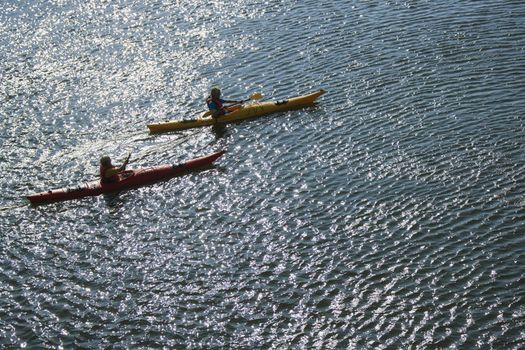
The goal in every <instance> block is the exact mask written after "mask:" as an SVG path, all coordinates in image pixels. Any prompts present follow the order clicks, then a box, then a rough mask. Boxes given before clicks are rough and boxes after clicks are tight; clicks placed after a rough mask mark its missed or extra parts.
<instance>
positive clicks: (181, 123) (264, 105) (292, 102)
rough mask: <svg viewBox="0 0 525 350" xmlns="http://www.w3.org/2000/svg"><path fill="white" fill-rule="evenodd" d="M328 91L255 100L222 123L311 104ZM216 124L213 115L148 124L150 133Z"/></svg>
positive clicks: (229, 114)
mask: <svg viewBox="0 0 525 350" xmlns="http://www.w3.org/2000/svg"><path fill="white" fill-rule="evenodd" d="M325 92H326V91H324V90H322V89H321V90H319V91H316V92H314V93H311V94H308V95H303V96H297V97H292V98H289V99H287V100H280V101H272V102H255V103H250V104H246V105H241V106H239V108H237V109H235V110H233V111H232V112H230V113H228V114H226V115H224V116H221V117H219V122H220V123H233V122H238V121H241V120H245V119H251V118H257V117H260V116H264V115H268V114H271V113H276V112H283V111H289V110H292V109H296V108H301V107H306V106H310V105H312V104H313V103H314V101H315V100H316V99H317V98H318V97H319V96H321V95H322V94H324V93H325ZM214 124H215V120H214V119H213V118H212V117H205V118H202V117H201V118H196V119H189V120H174V121H168V122H161V123H154V124H148V128H149V131H150V133H162V132H168V131H174V130H185V129H192V128H199V127H203V126H211V125H214Z"/></svg>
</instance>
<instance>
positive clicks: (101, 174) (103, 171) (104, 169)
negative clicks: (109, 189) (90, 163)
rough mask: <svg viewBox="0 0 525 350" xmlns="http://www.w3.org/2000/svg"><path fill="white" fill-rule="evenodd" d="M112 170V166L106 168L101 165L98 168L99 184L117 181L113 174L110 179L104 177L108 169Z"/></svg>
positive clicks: (116, 176)
mask: <svg viewBox="0 0 525 350" xmlns="http://www.w3.org/2000/svg"><path fill="white" fill-rule="evenodd" d="M112 168H113V166H107V165H101V166H100V182H101V183H103V184H110V183H113V182H118V181H119V176H118V174H114V175H113V176H111V177H106V172H107V171H108V170H109V169H112Z"/></svg>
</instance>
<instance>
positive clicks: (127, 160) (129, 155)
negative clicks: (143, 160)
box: [119, 152, 131, 171]
mask: <svg viewBox="0 0 525 350" xmlns="http://www.w3.org/2000/svg"><path fill="white" fill-rule="evenodd" d="M130 157H131V152H129V154H128V157H127V158H126V160H125V161H124V163H123V164H122V165H121V166H120V168H119V170H120V171H124V170H125V169H126V165H128V163H129V158H130Z"/></svg>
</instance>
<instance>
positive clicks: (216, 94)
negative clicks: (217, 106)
mask: <svg viewBox="0 0 525 350" xmlns="http://www.w3.org/2000/svg"><path fill="white" fill-rule="evenodd" d="M211 97H212V98H219V97H221V89H219V88H218V87H214V88H213V89H211Z"/></svg>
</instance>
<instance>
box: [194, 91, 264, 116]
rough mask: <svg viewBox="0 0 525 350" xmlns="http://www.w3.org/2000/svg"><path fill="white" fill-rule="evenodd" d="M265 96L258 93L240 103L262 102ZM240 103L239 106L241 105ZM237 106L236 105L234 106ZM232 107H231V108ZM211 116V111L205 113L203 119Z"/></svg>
mask: <svg viewBox="0 0 525 350" xmlns="http://www.w3.org/2000/svg"><path fill="white" fill-rule="evenodd" d="M263 97H264V96H263V95H262V94H261V93H260V92H256V93H254V94H253V95H250V97H249V98H248V99H247V100H242V101H240V103H244V102H248V101H251V100H260V99H262V98H263ZM240 103H239V104H240ZM234 106H235V105H234ZM229 107H231V106H229ZM209 115H211V111H207V112H206V113H204V114H203V115H202V116H201V118H205V117H207V116H209Z"/></svg>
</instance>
